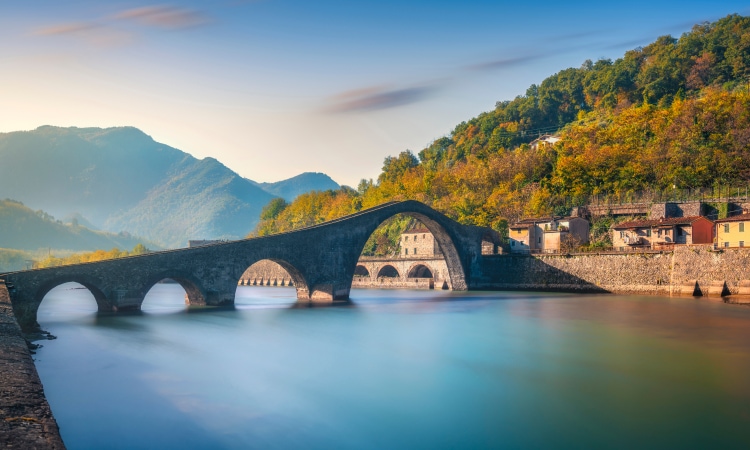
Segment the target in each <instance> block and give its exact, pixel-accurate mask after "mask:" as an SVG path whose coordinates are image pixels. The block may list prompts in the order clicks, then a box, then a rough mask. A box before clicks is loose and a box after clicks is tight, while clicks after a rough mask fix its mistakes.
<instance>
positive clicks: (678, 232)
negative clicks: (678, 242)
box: [677, 227, 684, 236]
mask: <svg viewBox="0 0 750 450" xmlns="http://www.w3.org/2000/svg"><path fill="white" fill-rule="evenodd" d="M683 231H684V230H683V229H682V228H680V227H677V236H682V235H683Z"/></svg>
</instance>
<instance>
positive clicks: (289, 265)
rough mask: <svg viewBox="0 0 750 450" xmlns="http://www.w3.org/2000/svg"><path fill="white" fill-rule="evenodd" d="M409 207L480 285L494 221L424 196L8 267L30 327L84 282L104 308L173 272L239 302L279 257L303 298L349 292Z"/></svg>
mask: <svg viewBox="0 0 750 450" xmlns="http://www.w3.org/2000/svg"><path fill="white" fill-rule="evenodd" d="M396 214H406V215H409V216H412V217H414V218H416V219H417V220H419V221H420V222H422V224H424V225H425V226H426V227H427V228H428V229H429V231H430V232H432V234H433V235H434V236H435V239H436V240H437V242H438V244H439V246H440V249H441V251H442V253H443V255H444V256H445V261H446V264H447V268H448V275H449V277H450V285H451V286H452V287H453V289H456V290H466V289H472V288H478V287H480V286H482V285H483V281H486V279H487V277H486V276H485V274H483V273H482V272H483V268H484V265H483V264H482V241H483V240H485V241H487V240H491V241H492V240H494V239H496V234H493V233H494V232H493V231H492V230H490V229H488V228H481V227H474V226H465V225H461V224H459V223H458V222H455V221H453V220H451V219H449V218H448V217H446V216H444V215H443V214H441V213H439V212H437V211H435V210H433V209H432V208H430V207H428V206H426V205H424V204H423V203H420V202H416V201H404V202H391V203H386V204H383V205H380V206H377V207H374V208H371V209H368V210H364V211H361V212H359V213H356V214H353V215H350V216H347V217H342V218H340V219H337V220H333V221H330V222H325V223H322V224H320V225H315V226H312V227H308V228H304V229H300V230H296V231H292V232H287V233H280V234H276V235H272V236H264V237H259V238H252V239H244V240H239V241H231V242H225V243H218V244H214V245H208V246H204V247H196V248H185V249H179V250H169V251H162V252H154V253H148V254H145V255H139V256H132V257H127V258H119V259H112V260H106V261H99V262H93V263H85V264H75V265H69V266H61V267H51V268H45V269H35V270H26V271H21V272H12V273H5V274H0V279H4V280H5V282H6V285H7V286H8V290H9V293H10V296H11V301H12V303H13V310H14V313H15V315H16V318H17V320H18V322H19V324H20V325H21V327H22V328H23V329H25V330H32V329H35V328H38V327H39V325H38V324H37V321H36V314H37V310H38V308H39V305H40V304H41V302H42V299H43V298H44V296H45V294H47V292H49V291H50V290H51V289H53V288H54V287H56V286H59V285H60V284H63V283H67V282H76V283H80V284H81V285H83V286H85V287H86V288H87V289H88V290H89V291H91V293H92V294H93V296H94V298H95V299H96V302H97V305H98V308H99V311H125V310H140V308H141V304H142V303H143V300H144V298H145V296H146V294H147V293H148V291H149V290H150V289H151V288H152V287H153V286H154V285H155V284H156V283H158V282H159V281H161V280H164V279H168V278H169V279H172V280H175V281H176V282H178V283H179V284H180V285H181V286H182V287H183V288H184V289H185V292H186V301H187V302H188V303H189V304H191V305H213V306H229V305H233V304H234V296H235V291H236V290H237V284H238V281H239V280H240V278H241V276H242V274H243V273H244V272H245V270H246V269H247V268H248V267H249V266H251V265H252V264H254V263H256V262H258V261H261V260H271V261H274V262H276V263H278V264H279V265H281V266H282V267H283V268H284V269H285V270H286V271H287V272H289V274H290V276H291V278H292V280H293V281H294V286H295V288H296V289H297V299H298V300H297V301H298V302H299V303H310V304H311V303H332V302H336V301H346V300H348V299H349V291H350V289H351V286H352V278H353V277H354V271H355V268H356V266H357V260H358V259H359V257H360V253H361V252H362V249H363V248H364V245H365V242H366V241H367V239H368V238H369V237H370V235H371V234H372V233H373V232H374V231H375V229H376V228H378V226H379V225H380V224H382V223H383V221H385V220H387V219H389V218H390V217H392V216H394V215H396Z"/></svg>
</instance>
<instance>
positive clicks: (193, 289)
mask: <svg viewBox="0 0 750 450" xmlns="http://www.w3.org/2000/svg"><path fill="white" fill-rule="evenodd" d="M167 279H171V280H174V281H175V282H177V283H178V284H179V285H180V286H182V289H184V290H185V304H187V305H191V306H205V305H206V294H205V292H203V289H201V288H200V282H199V281H198V280H197V279H195V278H194V277H193V276H191V275H187V274H175V273H173V272H162V273H159V274H157V275H154V276H152V277H150V278H149V280H148V281H147V282H146V283H145V284H144V285H143V288H142V289H141V290H140V293H139V294H140V298H141V304H143V300H144V299H145V298H146V294H148V291H150V290H151V288H153V287H154V285H156V283H159V282H160V281H163V280H167Z"/></svg>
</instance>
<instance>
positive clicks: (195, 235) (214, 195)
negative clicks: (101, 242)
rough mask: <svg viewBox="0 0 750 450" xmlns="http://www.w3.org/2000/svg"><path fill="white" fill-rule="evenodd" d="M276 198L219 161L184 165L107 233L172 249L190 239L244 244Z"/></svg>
mask: <svg viewBox="0 0 750 450" xmlns="http://www.w3.org/2000/svg"><path fill="white" fill-rule="evenodd" d="M271 198H273V196H272V195H270V194H268V193H267V192H265V191H263V190H261V189H259V188H258V187H256V186H255V185H253V183H252V182H250V181H249V180H247V179H245V178H242V177H240V176H239V175H237V174H236V173H234V172H232V171H231V170H229V169H228V168H227V167H225V166H224V165H223V164H221V163H220V162H218V161H217V160H215V159H213V158H206V159H203V160H200V161H198V160H194V159H193V160H189V161H184V162H183V163H180V164H178V165H176V166H175V167H173V168H172V170H171V171H170V172H169V176H168V177H167V178H166V179H165V180H164V181H163V182H161V183H160V184H158V185H157V186H155V187H154V188H152V189H151V190H149V191H148V193H147V195H146V197H145V198H144V199H143V200H141V201H140V202H138V203H137V204H136V205H135V206H133V207H132V208H130V209H128V210H127V211H124V212H121V213H116V214H113V215H112V216H110V218H109V219H108V220H107V222H106V224H105V228H107V229H127V230H129V231H130V232H131V233H134V234H138V235H143V236H149V237H151V238H153V239H155V240H156V241H157V242H165V243H167V244H168V245H170V246H179V245H185V243H186V242H187V240H188V239H238V238H240V237H243V236H245V235H246V234H247V233H248V230H250V229H252V228H250V227H254V226H255V224H256V223H257V222H258V219H259V217H260V210H261V208H262V207H263V206H265V205H266V204H267V203H268V202H269V201H270V200H271Z"/></svg>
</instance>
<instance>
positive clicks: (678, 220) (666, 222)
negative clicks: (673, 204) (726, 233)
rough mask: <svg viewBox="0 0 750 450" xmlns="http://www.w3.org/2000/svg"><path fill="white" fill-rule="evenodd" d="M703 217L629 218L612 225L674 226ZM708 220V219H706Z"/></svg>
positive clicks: (639, 226) (688, 223)
mask: <svg viewBox="0 0 750 450" xmlns="http://www.w3.org/2000/svg"><path fill="white" fill-rule="evenodd" d="M700 219H705V217H703V216H691V217H669V218H666V219H651V220H631V221H628V222H623V223H618V224H617V225H612V229H613V230H622V229H625V228H652V227H659V226H674V225H692V223H693V222H695V221H696V220H700ZM706 220H708V219H706Z"/></svg>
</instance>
